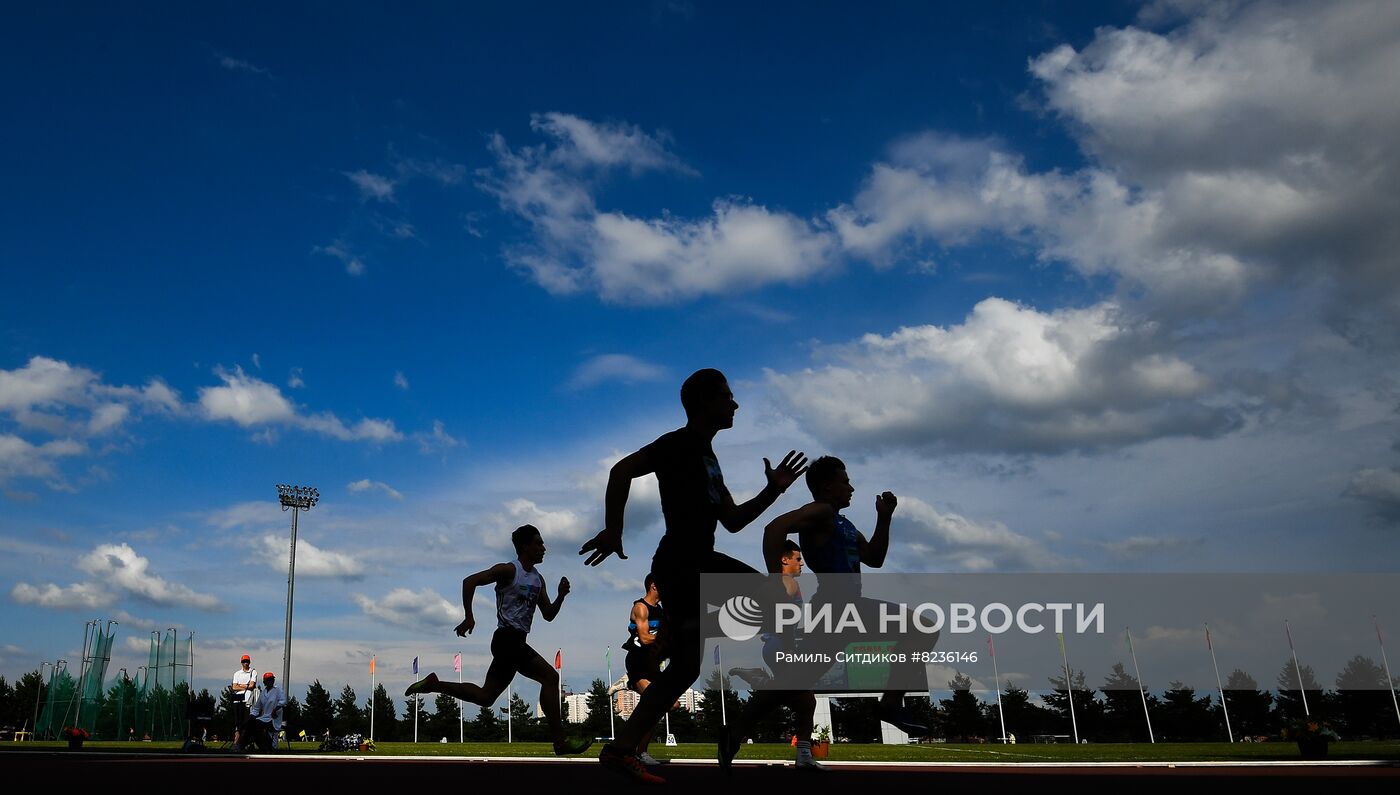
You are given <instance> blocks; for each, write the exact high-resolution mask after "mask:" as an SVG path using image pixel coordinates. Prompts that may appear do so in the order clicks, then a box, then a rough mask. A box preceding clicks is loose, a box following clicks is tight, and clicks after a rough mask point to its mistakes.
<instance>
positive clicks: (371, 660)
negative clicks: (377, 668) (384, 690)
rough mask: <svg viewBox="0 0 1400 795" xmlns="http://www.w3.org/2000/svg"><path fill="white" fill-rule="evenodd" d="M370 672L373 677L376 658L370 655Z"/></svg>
mask: <svg viewBox="0 0 1400 795" xmlns="http://www.w3.org/2000/svg"><path fill="white" fill-rule="evenodd" d="M369 672H370V675H371V676H372V675H373V674H374V656H373V655H370V658H369Z"/></svg>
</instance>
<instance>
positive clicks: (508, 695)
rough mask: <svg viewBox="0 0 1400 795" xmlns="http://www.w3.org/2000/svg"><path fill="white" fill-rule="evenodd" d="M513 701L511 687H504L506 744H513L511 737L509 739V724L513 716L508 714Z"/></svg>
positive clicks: (513, 693)
mask: <svg viewBox="0 0 1400 795" xmlns="http://www.w3.org/2000/svg"><path fill="white" fill-rule="evenodd" d="M514 700H515V691H514V690H513V689H512V686H511V685H506V742H507V743H510V742H514V740H513V739H512V737H511V722H512V720H513V716H512V715H511V714H510V713H511V709H510V705H511V702H513V701H514Z"/></svg>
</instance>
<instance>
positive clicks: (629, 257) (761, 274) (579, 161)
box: [480, 113, 835, 304]
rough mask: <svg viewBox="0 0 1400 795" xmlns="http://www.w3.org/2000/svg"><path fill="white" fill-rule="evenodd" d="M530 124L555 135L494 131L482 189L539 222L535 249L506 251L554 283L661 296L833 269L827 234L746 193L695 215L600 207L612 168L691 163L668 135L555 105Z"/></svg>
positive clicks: (546, 283) (639, 169) (611, 297)
mask: <svg viewBox="0 0 1400 795" xmlns="http://www.w3.org/2000/svg"><path fill="white" fill-rule="evenodd" d="M532 127H533V129H534V130H535V131H536V132H538V133H541V134H543V135H544V136H545V137H546V138H547V142H546V143H544V144H542V145H540V146H536V147H524V148H521V149H518V150H517V149H511V148H510V147H509V146H507V145H506V143H505V140H504V139H503V138H501V137H500V136H496V137H495V138H494V139H493V140H492V144H491V149H492V152H493V153H494V155H495V156H496V166H495V168H494V169H491V170H489V171H486V172H484V173H483V174H482V180H481V183H480V185H481V187H482V188H483V189H484V190H486V191H488V192H489V193H491V194H492V195H494V196H495V197H496V198H497V200H498V201H499V202H500V204H501V206H502V207H503V208H504V209H506V210H508V211H510V212H513V213H516V214H517V215H519V216H521V217H522V218H525V219H526V220H527V221H529V222H530V223H531V225H532V226H533V227H534V230H535V238H536V240H535V243H534V245H531V246H526V247H523V248H519V249H515V250H512V251H509V252H508V257H509V258H510V261H511V262H512V264H514V265H515V266H516V267H517V268H520V269H522V270H524V271H525V272H527V273H528V274H529V275H530V276H531V277H532V278H533V279H534V280H535V281H536V282H537V283H538V284H540V286H542V287H544V288H545V289H546V290H549V291H551V292H555V293H573V292H578V291H581V290H592V291H596V292H597V293H598V295H600V296H601V297H602V298H603V299H604V300H607V301H613V302H618V303H640V304H660V303H667V302H671V301H676V300H681V299H686V298H693V297H696V296H700V295H711V294H719V293H726V292H730V291H734V290H739V289H746V288H753V287H758V286H762V285H765V284H772V283H775V282H794V281H799V280H802V279H806V278H808V277H810V276H812V275H814V274H816V273H821V272H823V271H826V270H829V269H830V268H831V267H832V266H833V265H834V259H833V256H832V255H833V248H834V243H835V238H834V237H833V236H832V235H831V234H830V233H829V232H828V231H827V230H825V229H823V228H821V227H820V226H818V225H816V224H814V223H813V222H811V221H808V220H805V219H802V218H799V217H797V216H795V215H792V214H790V213H787V212H783V211H775V210H770V209H768V208H766V207H763V206H761V205H757V204H754V203H752V202H749V201H745V200H741V199H733V198H726V199H722V200H719V201H716V202H715V203H714V212H713V214H712V215H710V216H709V217H705V218H699V219H681V218H675V217H672V216H669V215H664V216H662V217H658V218H637V217H632V216H630V215H627V214H624V213H620V212H605V211H601V210H599V208H598V207H597V204H596V202H595V200H594V198H593V191H594V189H595V187H596V185H597V183H598V181H599V180H600V179H601V178H602V177H603V176H604V175H606V173H607V172H609V171H617V170H626V171H629V172H631V173H632V174H633V175H637V174H641V173H643V172H647V171H673V172H682V173H686V172H688V171H689V170H688V169H687V168H686V167H685V166H684V164H683V163H681V162H680V160H679V159H678V158H676V157H675V156H674V155H672V154H670V153H669V152H668V151H667V150H666V148H665V145H664V143H663V141H662V140H661V139H659V138H657V137H655V136H651V135H648V134H647V133H645V132H643V131H642V130H640V129H638V128H636V127H633V126H630V125H625V124H608V123H595V122H590V121H587V120H585V119H581V118H578V117H576V116H569V115H567V114H560V113H549V114H544V115H538V116H535V117H533V119H532Z"/></svg>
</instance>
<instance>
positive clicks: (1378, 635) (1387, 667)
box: [1371, 613, 1400, 721]
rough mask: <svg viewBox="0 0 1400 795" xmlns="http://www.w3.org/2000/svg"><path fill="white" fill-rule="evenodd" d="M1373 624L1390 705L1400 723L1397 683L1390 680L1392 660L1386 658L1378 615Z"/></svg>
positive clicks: (1372, 620)
mask: <svg viewBox="0 0 1400 795" xmlns="http://www.w3.org/2000/svg"><path fill="white" fill-rule="evenodd" d="M1371 622H1372V623H1373V624H1375V625H1376V642H1377V643H1379V644H1381V664H1382V665H1384V666H1385V686H1386V688H1387V689H1388V690H1390V703H1391V704H1392V705H1394V706H1395V720H1397V721H1400V701H1396V699H1395V682H1393V681H1392V680H1391V678H1390V660H1387V659H1386V658H1385V638H1383V637H1381V624H1380V622H1379V621H1377V620H1376V615H1375V614H1374V613H1372V614H1371Z"/></svg>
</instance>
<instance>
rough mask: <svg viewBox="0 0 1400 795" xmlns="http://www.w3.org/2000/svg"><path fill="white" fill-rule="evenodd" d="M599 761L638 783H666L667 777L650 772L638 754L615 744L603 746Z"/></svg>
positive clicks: (609, 768)
mask: <svg viewBox="0 0 1400 795" xmlns="http://www.w3.org/2000/svg"><path fill="white" fill-rule="evenodd" d="M598 761H599V762H602V763H603V767H606V768H607V769H608V770H612V771H614V772H616V773H621V774H622V775H624V776H626V777H627V778H630V779H632V780H633V781H635V782H636V783H638V784H665V783H666V779H664V778H662V777H660V776H658V775H655V774H653V773H651V772H649V771H648V770H647V768H646V765H644V764H642V760H640V759H638V758H637V755H636V754H634V753H632V752H631V751H628V750H627V749H625V748H619V747H618V746H615V745H605V746H603V751H602V753H600V754H598Z"/></svg>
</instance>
